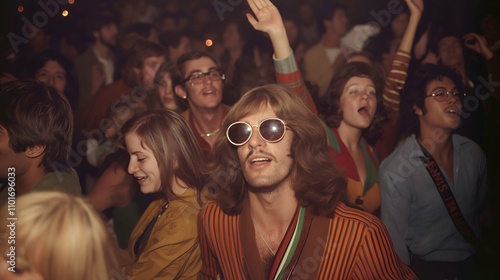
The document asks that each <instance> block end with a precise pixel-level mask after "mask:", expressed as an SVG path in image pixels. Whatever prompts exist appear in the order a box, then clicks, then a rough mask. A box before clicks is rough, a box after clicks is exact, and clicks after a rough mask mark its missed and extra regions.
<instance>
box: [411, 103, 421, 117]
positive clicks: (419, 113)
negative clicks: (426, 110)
mask: <svg viewBox="0 0 500 280" xmlns="http://www.w3.org/2000/svg"><path fill="white" fill-rule="evenodd" d="M413 111H414V112H415V115H417V116H422V115H423V112H422V109H421V108H420V107H418V106H417V105H413Z"/></svg>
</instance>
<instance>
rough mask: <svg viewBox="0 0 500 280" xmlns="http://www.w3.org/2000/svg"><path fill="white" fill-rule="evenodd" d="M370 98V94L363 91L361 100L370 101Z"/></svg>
mask: <svg viewBox="0 0 500 280" xmlns="http://www.w3.org/2000/svg"><path fill="white" fill-rule="evenodd" d="M368 97H370V95H369V94H368V92H366V90H362V91H361V99H364V100H366V99H368Z"/></svg>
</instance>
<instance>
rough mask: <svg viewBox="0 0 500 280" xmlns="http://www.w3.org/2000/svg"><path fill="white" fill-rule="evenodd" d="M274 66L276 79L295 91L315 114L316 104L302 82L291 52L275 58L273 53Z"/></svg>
mask: <svg viewBox="0 0 500 280" xmlns="http://www.w3.org/2000/svg"><path fill="white" fill-rule="evenodd" d="M273 60H274V68H275V71H276V80H277V81H278V82H279V83H281V84H283V85H284V86H285V87H287V88H289V89H291V90H293V91H295V92H296V93H297V94H298V95H299V97H300V98H302V100H303V101H304V103H305V104H306V106H307V107H308V108H309V109H311V111H312V112H313V113H314V114H317V113H318V111H317V110H316V106H315V105H314V102H313V99H312V96H311V93H310V92H309V90H308V89H307V87H306V86H305V84H304V79H303V78H302V75H301V74H300V71H299V68H298V67H297V63H296V62H295V57H294V56H293V52H291V53H290V55H289V56H288V57H287V58H284V59H276V57H275V56H274V55H273Z"/></svg>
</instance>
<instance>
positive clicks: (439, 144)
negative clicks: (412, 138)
mask: <svg viewBox="0 0 500 280" xmlns="http://www.w3.org/2000/svg"><path fill="white" fill-rule="evenodd" d="M417 139H418V141H419V142H420V143H421V144H422V145H423V146H424V147H425V149H427V151H428V152H429V153H431V155H432V157H434V159H436V161H437V162H442V160H443V159H449V158H450V155H453V138H452V134H451V130H449V131H445V132H444V133H441V134H439V135H438V134H436V133H432V132H427V131H422V129H421V130H420V136H419V137H418V138H417Z"/></svg>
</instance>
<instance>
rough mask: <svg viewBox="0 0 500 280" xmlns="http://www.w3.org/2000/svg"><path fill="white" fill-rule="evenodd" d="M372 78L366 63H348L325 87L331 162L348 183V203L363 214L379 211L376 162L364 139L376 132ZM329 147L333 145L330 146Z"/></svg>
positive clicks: (378, 101) (377, 107)
mask: <svg viewBox="0 0 500 280" xmlns="http://www.w3.org/2000/svg"><path fill="white" fill-rule="evenodd" d="M375 77H376V76H375V74H374V72H373V71H372V68H371V67H370V66H369V65H367V64H366V63H361V62H351V63H348V64H347V65H346V66H345V67H344V68H342V69H341V70H340V72H338V73H337V74H336V75H335V76H334V77H333V79H332V81H331V83H330V86H329V87H328V90H327V93H326V96H325V102H326V104H328V110H327V115H325V116H324V119H325V122H326V123H327V124H328V126H329V127H330V128H331V129H327V131H328V134H329V135H328V136H329V141H330V145H331V146H332V147H333V149H332V150H331V151H332V153H333V154H334V158H335V162H336V163H337V166H338V167H339V168H340V169H343V171H344V173H345V175H346V178H347V182H348V184H347V185H348V199H349V201H351V202H353V203H355V204H356V205H358V206H359V207H361V208H362V209H364V210H366V211H367V212H370V213H373V214H377V213H378V210H379V207H380V187H379V184H378V174H377V172H378V160H377V158H376V156H375V153H374V152H373V149H372V148H371V147H370V145H368V143H367V142H366V140H365V139H364V138H363V136H364V135H367V134H370V133H373V131H376V130H379V129H380V123H381V121H382V120H383V118H382V116H381V114H380V111H381V109H382V108H383V107H382V102H383V98H382V94H381V92H380V91H379V92H378V93H377V91H376V89H375V83H374V78H375ZM332 144H333V145H332Z"/></svg>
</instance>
